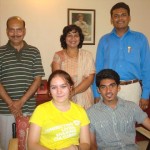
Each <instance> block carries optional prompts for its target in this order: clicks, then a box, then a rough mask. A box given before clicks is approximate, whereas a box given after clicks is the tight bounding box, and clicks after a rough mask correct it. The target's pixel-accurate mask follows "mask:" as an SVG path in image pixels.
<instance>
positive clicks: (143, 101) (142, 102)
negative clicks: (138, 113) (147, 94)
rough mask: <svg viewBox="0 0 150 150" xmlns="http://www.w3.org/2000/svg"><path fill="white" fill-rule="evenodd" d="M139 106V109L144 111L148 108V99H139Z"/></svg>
mask: <svg viewBox="0 0 150 150" xmlns="http://www.w3.org/2000/svg"><path fill="white" fill-rule="evenodd" d="M139 106H140V107H141V109H143V110H145V109H147V108H148V106H149V100H148V99H142V98H141V99H140V102H139Z"/></svg>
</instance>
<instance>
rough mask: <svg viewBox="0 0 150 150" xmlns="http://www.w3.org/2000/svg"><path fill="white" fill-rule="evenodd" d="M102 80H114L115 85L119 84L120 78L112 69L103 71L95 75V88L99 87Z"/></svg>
mask: <svg viewBox="0 0 150 150" xmlns="http://www.w3.org/2000/svg"><path fill="white" fill-rule="evenodd" d="M103 79H112V80H115V82H116V84H117V85H119V84H120V76H119V74H118V73H117V72H116V71H114V70H112V69H103V70H101V71H100V72H99V73H98V74H96V86H97V87H99V85H100V82H101V81H102V80H103Z"/></svg>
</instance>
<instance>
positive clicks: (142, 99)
mask: <svg viewBox="0 0 150 150" xmlns="http://www.w3.org/2000/svg"><path fill="white" fill-rule="evenodd" d="M110 14H111V23H112V25H113V26H114V29H113V30H112V31H111V32H110V33H108V34H106V35H104V36H103V37H102V38H101V39H100V41H99V45H98V48H97V54H96V72H99V71H100V70H102V69H105V68H111V69H113V70H115V71H116V72H117V73H118V74H119V76H120V79H121V82H120V85H121V91H120V92H119V93H118V95H119V96H120V97H121V98H123V99H125V100H130V101H134V102H135V103H137V104H139V106H140V107H141V108H142V109H143V110H144V109H147V108H148V104H149V95H150V76H149V75H150V59H149V58H150V49H149V43H148V40H147V38H146V37H145V35H143V34H142V33H140V32H136V31H132V30H130V27H129V26H128V25H129V22H130V20H131V16H130V8H129V6H128V5H127V4H125V3H123V2H120V3H117V4H115V5H114V6H113V7H112V9H111V11H110ZM141 84H142V88H141ZM93 92H94V97H95V100H96V101H97V99H99V97H100V95H99V93H98V92H97V88H96V85H95V84H94V85H93Z"/></svg>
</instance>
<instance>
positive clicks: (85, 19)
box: [68, 8, 95, 45]
mask: <svg viewBox="0 0 150 150" xmlns="http://www.w3.org/2000/svg"><path fill="white" fill-rule="evenodd" d="M70 24H75V25H77V26H79V27H80V28H81V29H82V32H83V35H84V42H83V44H84V45H95V10H94V9H73V8H68V25H70Z"/></svg>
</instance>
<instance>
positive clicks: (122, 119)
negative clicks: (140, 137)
mask: <svg viewBox="0 0 150 150" xmlns="http://www.w3.org/2000/svg"><path fill="white" fill-rule="evenodd" d="M87 114H88V117H89V119H90V130H91V132H93V133H95V135H96V142H97V145H98V150H103V149H105V150H137V149H138V148H137V145H136V144H135V135H136V132H135V123H136V122H138V123H139V124H141V123H143V121H144V120H145V119H146V118H147V114H146V113H145V112H143V111H142V109H141V108H140V107H139V106H138V105H136V104H135V103H134V102H131V101H126V100H123V99H121V98H119V97H118V102H117V105H116V108H115V109H112V108H110V107H109V106H107V105H105V104H104V103H103V101H102V100H101V101H100V102H99V103H97V104H94V105H93V106H92V107H90V108H89V109H88V110H87Z"/></svg>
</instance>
